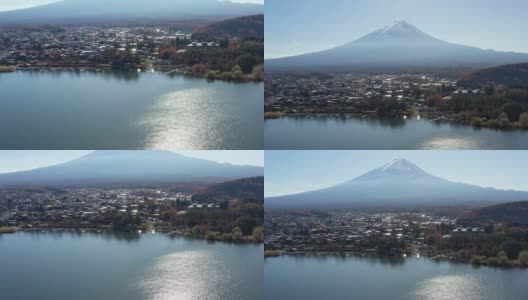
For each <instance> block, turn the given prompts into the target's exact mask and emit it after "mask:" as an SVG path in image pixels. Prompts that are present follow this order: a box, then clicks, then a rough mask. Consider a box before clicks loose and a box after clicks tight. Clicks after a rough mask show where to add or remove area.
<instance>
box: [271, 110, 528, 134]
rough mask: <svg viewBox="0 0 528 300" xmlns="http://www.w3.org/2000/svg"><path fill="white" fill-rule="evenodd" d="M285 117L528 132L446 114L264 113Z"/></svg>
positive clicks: (279, 117) (526, 129)
mask: <svg viewBox="0 0 528 300" xmlns="http://www.w3.org/2000/svg"><path fill="white" fill-rule="evenodd" d="M284 118H296V119H317V118H321V119H330V118H332V119H343V120H347V119H356V120H359V119H371V120H376V121H384V120H385V121H393V122H394V121H396V122H397V121H401V122H402V123H405V122H406V121H408V120H413V119H416V120H423V121H429V122H435V123H448V124H452V125H461V126H464V127H470V128H473V129H477V130H478V129H489V130H494V131H500V132H507V131H520V132H525V131H526V132H528V128H521V126H520V125H519V124H518V122H513V123H511V124H510V127H507V128H499V127H485V126H474V125H472V123H471V122H470V121H461V120H456V119H454V118H451V117H446V116H435V117H426V116H421V117H420V118H418V117H417V116H414V117H410V118H403V117H402V118H399V117H379V116H377V115H376V114H361V113H346V114H339V113H284V112H266V113H265V114H264V120H266V121H267V120H279V119H284Z"/></svg>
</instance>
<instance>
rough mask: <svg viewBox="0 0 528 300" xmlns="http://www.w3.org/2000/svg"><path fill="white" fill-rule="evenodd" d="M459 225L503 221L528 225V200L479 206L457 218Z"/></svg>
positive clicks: (509, 223) (510, 223)
mask: <svg viewBox="0 0 528 300" xmlns="http://www.w3.org/2000/svg"><path fill="white" fill-rule="evenodd" d="M458 223H459V224H461V225H478V224H485V223H503V224H508V225H524V226H527V225H528V201H522V202H511V203H505V204H498V205H493V206H487V207H484V208H479V209H476V210H473V211H471V212H468V213H466V214H464V215H463V216H462V217H460V218H459V220H458Z"/></svg>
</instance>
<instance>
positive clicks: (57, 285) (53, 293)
mask: <svg viewBox="0 0 528 300" xmlns="http://www.w3.org/2000/svg"><path fill="white" fill-rule="evenodd" d="M263 255H264V254H263V246H262V244H260V245H231V244H223V243H214V244H210V243H208V242H205V241H199V240H189V239H183V238H175V239H171V238H169V237H166V236H163V235H157V234H156V235H152V234H150V233H149V234H143V235H141V236H139V235H132V236H129V235H128V236H125V235H114V234H95V233H83V234H78V233H17V234H12V235H0V270H1V272H0V295H1V298H2V299H6V300H7V299H13V300H15V299H24V300H25V299H28V300H30V299H40V300H70V299H79V300H94V299H96V300H121V299H123V300H125V299H126V300H172V299H261V298H262V282H263V269H262V257H263Z"/></svg>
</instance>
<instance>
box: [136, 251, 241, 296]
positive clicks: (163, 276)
mask: <svg viewBox="0 0 528 300" xmlns="http://www.w3.org/2000/svg"><path fill="white" fill-rule="evenodd" d="M222 269H223V268H222V265H221V264H220V262H219V260H218V259H214V258H213V257H211V255H210V254H207V253H205V252H204V251H186V252H178V253H173V254H169V255H166V256H163V257H161V258H159V259H158V260H157V261H156V263H155V265H154V266H153V267H152V268H151V270H150V271H148V272H147V274H146V277H145V280H144V281H143V282H141V283H140V286H141V289H142V290H143V292H144V293H145V295H146V297H147V299H149V300H173V299H189V300H192V299H221V295H224V294H225V293H226V291H225V289H226V287H227V286H229V284H230V282H231V281H232V278H230V275H229V273H224V272H222Z"/></svg>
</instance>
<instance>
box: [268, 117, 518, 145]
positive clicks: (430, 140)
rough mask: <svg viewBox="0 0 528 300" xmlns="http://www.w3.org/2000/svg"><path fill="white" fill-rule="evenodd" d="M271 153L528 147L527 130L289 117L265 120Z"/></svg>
mask: <svg viewBox="0 0 528 300" xmlns="http://www.w3.org/2000/svg"><path fill="white" fill-rule="evenodd" d="M264 135H265V144H266V149H268V150H288V149H305V150H324V149H334V150H339V149H346V150H374V149H377V150H383V149H386V150H389V149H390V150H394V149H398V150H405V149H407V150H419V149H426V150H431V149H446V150H447V149H449V150H455V149H456V150H467V149H475V150H484V149H493V150H500V149H508V150H512V149H528V131H520V130H510V131H499V130H490V129H481V130H475V129H474V128H472V127H471V126H466V125H460V124H455V123H449V122H435V121H430V120H424V119H422V120H417V119H408V120H403V119H399V118H397V119H376V118H357V117H350V118H342V117H335V116H334V117H322V116H319V117H318V116H310V117H302V118H301V117H285V118H281V119H274V120H266V122H265V126H264Z"/></svg>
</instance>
